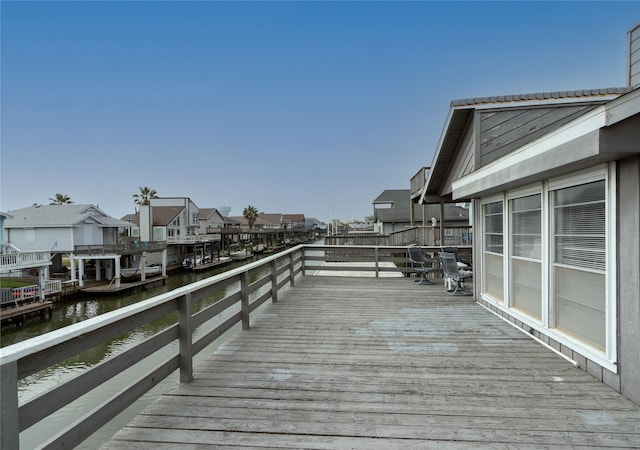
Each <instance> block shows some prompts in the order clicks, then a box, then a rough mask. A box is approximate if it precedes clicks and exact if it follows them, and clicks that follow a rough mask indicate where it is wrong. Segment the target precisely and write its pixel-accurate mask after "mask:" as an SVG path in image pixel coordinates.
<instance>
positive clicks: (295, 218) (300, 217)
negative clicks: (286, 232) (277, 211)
mask: <svg viewBox="0 0 640 450" xmlns="http://www.w3.org/2000/svg"><path fill="white" fill-rule="evenodd" d="M282 221H283V222H286V223H294V222H304V214H283V215H282Z"/></svg>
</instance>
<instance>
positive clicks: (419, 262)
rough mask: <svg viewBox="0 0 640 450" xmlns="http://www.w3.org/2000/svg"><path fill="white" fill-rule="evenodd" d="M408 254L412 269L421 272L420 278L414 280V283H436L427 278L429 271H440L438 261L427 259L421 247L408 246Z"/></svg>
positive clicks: (414, 271) (417, 272)
mask: <svg viewBox="0 0 640 450" xmlns="http://www.w3.org/2000/svg"><path fill="white" fill-rule="evenodd" d="M407 254H408V257H409V262H410V263H411V271H412V272H413V273H416V274H420V278H418V279H417V280H414V283H418V284H434V283H433V281H431V280H429V279H427V274H428V273H434V272H437V271H438V268H437V267H434V266H435V265H437V261H436V260H434V259H427V258H426V257H425V256H424V253H422V249H421V248H420V247H408V248H407Z"/></svg>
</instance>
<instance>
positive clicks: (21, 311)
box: [0, 301, 53, 322]
mask: <svg viewBox="0 0 640 450" xmlns="http://www.w3.org/2000/svg"><path fill="white" fill-rule="evenodd" d="M52 307H53V302H51V301H44V302H41V301H34V302H31V303H26V304H22V305H19V306H14V307H11V308H5V309H2V310H1V311H0V322H2V321H5V320H9V319H16V318H18V319H19V320H22V319H23V318H24V317H25V316H27V315H29V314H33V313H36V312H39V313H40V314H41V315H44V314H45V313H48V314H51V308H52Z"/></svg>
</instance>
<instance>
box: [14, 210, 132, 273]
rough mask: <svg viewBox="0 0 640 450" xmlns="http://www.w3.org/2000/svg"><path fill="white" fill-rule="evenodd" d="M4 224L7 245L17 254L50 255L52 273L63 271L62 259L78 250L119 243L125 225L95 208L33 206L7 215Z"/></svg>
mask: <svg viewBox="0 0 640 450" xmlns="http://www.w3.org/2000/svg"><path fill="white" fill-rule="evenodd" d="M10 213H11V215H12V216H13V217H10V218H7V219H6V220H5V224H4V228H5V232H6V234H7V236H6V241H7V243H10V244H12V245H14V246H15V247H17V248H19V249H20V251H50V252H51V254H52V257H53V261H52V262H53V267H52V270H53V271H58V270H61V269H62V255H63V254H70V253H73V252H74V249H75V248H76V247H77V246H101V245H109V244H117V243H118V235H119V232H120V230H122V229H124V228H126V227H127V226H128V224H127V223H126V222H124V221H121V220H119V219H116V218H113V217H111V216H110V215H108V214H107V213H105V212H104V211H102V210H101V209H99V208H98V207H97V206H95V205H90V204H68V205H33V206H29V207H27V208H21V209H16V210H14V211H10Z"/></svg>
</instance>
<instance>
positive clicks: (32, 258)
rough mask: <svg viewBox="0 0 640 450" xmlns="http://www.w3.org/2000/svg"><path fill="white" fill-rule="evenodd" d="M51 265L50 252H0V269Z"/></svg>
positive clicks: (3, 270) (4, 270)
mask: <svg viewBox="0 0 640 450" xmlns="http://www.w3.org/2000/svg"><path fill="white" fill-rule="evenodd" d="M49 265H51V252H48V251H47V252H16V253H2V254H0V271H2V272H8V271H10V270H21V269H30V268H34V267H42V266H49Z"/></svg>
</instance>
